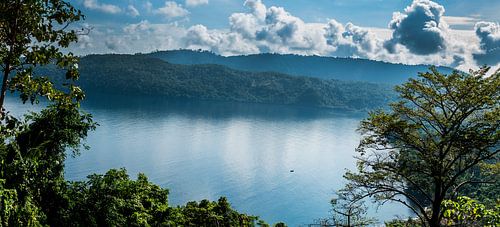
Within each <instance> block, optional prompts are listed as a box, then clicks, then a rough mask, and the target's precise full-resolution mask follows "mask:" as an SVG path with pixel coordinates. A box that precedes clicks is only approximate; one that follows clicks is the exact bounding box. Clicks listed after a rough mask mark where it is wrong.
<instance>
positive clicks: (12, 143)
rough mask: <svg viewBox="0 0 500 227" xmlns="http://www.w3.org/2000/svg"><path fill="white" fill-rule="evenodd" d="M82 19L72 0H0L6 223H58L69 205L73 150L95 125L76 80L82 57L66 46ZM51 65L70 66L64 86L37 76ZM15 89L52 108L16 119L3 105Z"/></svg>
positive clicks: (1, 202)
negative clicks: (67, 163)
mask: <svg viewBox="0 0 500 227" xmlns="http://www.w3.org/2000/svg"><path fill="white" fill-rule="evenodd" d="M82 18H83V15H82V14H81V12H80V11H79V10H76V9H75V8H74V7H73V6H71V4H69V3H68V2H66V1H61V0H4V1H0V66H1V70H2V71H1V76H0V77H1V79H0V80H1V81H2V82H1V91H0V163H1V164H0V182H1V184H0V194H2V195H0V213H3V214H4V215H0V216H1V217H0V226H1V225H3V224H6V225H9V223H10V224H12V225H14V226H17V225H21V226H31V225H37V224H40V223H42V224H44V223H52V224H54V225H59V224H58V223H56V222H55V220H57V217H58V216H60V214H59V213H58V212H59V211H61V210H62V209H60V207H64V206H67V203H68V201H67V198H65V197H64V193H63V192H62V190H61V189H62V188H64V187H65V185H66V183H65V181H64V171H63V168H64V160H65V157H66V151H67V150H73V151H74V152H78V150H79V148H80V146H81V143H80V142H81V140H82V139H84V138H85V137H86V136H87V132H88V131H89V130H92V129H93V128H94V127H95V124H94V123H93V121H92V118H91V116H90V115H88V114H85V113H83V112H81V110H80V109H79V106H80V104H79V102H80V101H81V100H82V99H83V98H84V93H83V91H82V90H81V89H80V88H79V87H78V86H76V85H75V80H76V79H78V65H77V60H78V59H77V58H76V57H75V56H73V54H71V53H65V52H64V50H63V49H64V48H66V47H68V46H69V45H70V43H72V42H76V41H77V38H78V36H77V35H78V34H77V33H78V31H76V30H70V29H68V28H69V27H70V25H71V24H72V23H74V22H76V21H78V20H80V19H82ZM48 64H53V65H55V66H57V67H59V68H61V69H63V70H65V71H66V74H65V77H66V78H65V79H66V80H64V79H62V80H59V81H63V83H61V84H54V83H53V82H52V81H51V80H50V79H49V78H48V77H47V75H37V74H36V73H35V70H34V69H35V68H36V67H38V66H41V65H48ZM9 91H10V92H16V93H17V94H19V95H20V98H21V100H22V102H23V103H26V102H30V103H32V104H33V103H37V102H38V101H39V99H40V98H44V99H47V100H48V106H47V108H45V109H44V110H42V111H41V112H39V113H31V114H28V115H26V116H25V118H17V117H13V116H12V115H10V114H9V113H8V111H7V110H5V106H4V100H5V97H6V95H7V92H9ZM5 193H7V194H5ZM3 195H9V196H3ZM6 204H11V205H9V206H7V205H6Z"/></svg>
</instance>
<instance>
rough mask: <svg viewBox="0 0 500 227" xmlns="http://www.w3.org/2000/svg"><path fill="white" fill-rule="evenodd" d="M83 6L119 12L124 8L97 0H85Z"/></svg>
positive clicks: (102, 10) (113, 12)
mask: <svg viewBox="0 0 500 227" xmlns="http://www.w3.org/2000/svg"><path fill="white" fill-rule="evenodd" d="M83 6H84V7H85V8H87V9H92V10H97V11H101V12H104V13H110V14H117V13H120V12H121V11H122V10H121V9H120V7H118V6H116V5H112V4H105V3H99V2H98V1H97V0H83Z"/></svg>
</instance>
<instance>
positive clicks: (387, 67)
mask: <svg viewBox="0 0 500 227" xmlns="http://www.w3.org/2000/svg"><path fill="white" fill-rule="evenodd" d="M145 55H146V56H150V57H155V58H159V59H162V60H164V61H167V62H170V63H173V64H184V65H197V64H217V65H223V66H226V67H229V68H232V69H237V70H243V71H249V72H278V73H284V74H288V75H296V76H311V77H316V78H321V79H336V80H350V81H364V82H373V83H386V84H392V85H397V84H401V83H403V82H406V80H407V79H408V78H411V77H415V76H416V75H417V74H418V72H425V71H427V69H428V68H429V67H430V65H404V64H397V63H389V62H382V61H375V60H368V59H361V58H343V57H328V56H303V55H294V54H272V53H261V54H252V55H243V56H228V57H224V56H220V55H217V54H215V53H212V52H209V51H194V50H169V51H157V52H153V53H150V54H145ZM437 69H438V70H439V71H440V72H442V73H451V72H452V71H453V69H452V68H449V67H437Z"/></svg>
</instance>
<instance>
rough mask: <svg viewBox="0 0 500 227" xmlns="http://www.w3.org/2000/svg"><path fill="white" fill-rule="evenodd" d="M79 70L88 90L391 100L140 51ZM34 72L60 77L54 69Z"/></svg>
mask: <svg viewBox="0 0 500 227" xmlns="http://www.w3.org/2000/svg"><path fill="white" fill-rule="evenodd" d="M79 69H80V73H81V76H80V80H79V83H80V85H81V86H82V87H83V88H84V89H85V90H86V91H87V92H93V91H99V92H108V93H117V94H128V95H136V94H137V95H160V96H166V97H176V98H191V99H201V100H221V101H239V102H254V103H270V104H292V105H305V106H320V107H332V108H343V109H356V110H360V109H371V108H376V107H381V106H384V105H386V103H387V102H388V101H389V100H392V99H393V98H394V92H393V90H392V86H389V85H381V84H374V83H367V82H345V81H338V80H322V79H318V78H312V77H304V76H289V75H285V74H280V73H272V72H264V73H256V72H245V71H238V70H234V69H230V68H227V67H224V66H219V65H191V66H187V65H176V64H170V63H167V62H165V61H162V60H160V59H156V58H149V57H147V56H144V55H90V56H86V57H83V58H81V60H80V64H79ZM37 71H38V73H37V74H39V75H43V74H48V75H59V76H57V77H58V78H63V77H64V76H63V75H62V72H60V71H58V70H55V69H54V68H53V67H45V68H41V69H38V70H37Z"/></svg>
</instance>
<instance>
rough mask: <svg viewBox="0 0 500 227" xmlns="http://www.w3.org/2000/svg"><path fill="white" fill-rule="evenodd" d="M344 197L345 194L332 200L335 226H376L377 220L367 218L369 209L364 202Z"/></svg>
mask: <svg viewBox="0 0 500 227" xmlns="http://www.w3.org/2000/svg"><path fill="white" fill-rule="evenodd" d="M343 196H345V194H344V195H342V194H341V195H339V197H338V198H334V199H332V200H331V204H332V213H333V218H332V220H333V224H334V226H339V227H355V226H369V225H372V224H375V222H376V220H375V219H373V218H368V217H367V210H368V208H367V207H366V205H365V204H364V201H361V200H353V199H351V198H345V197H343Z"/></svg>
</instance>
